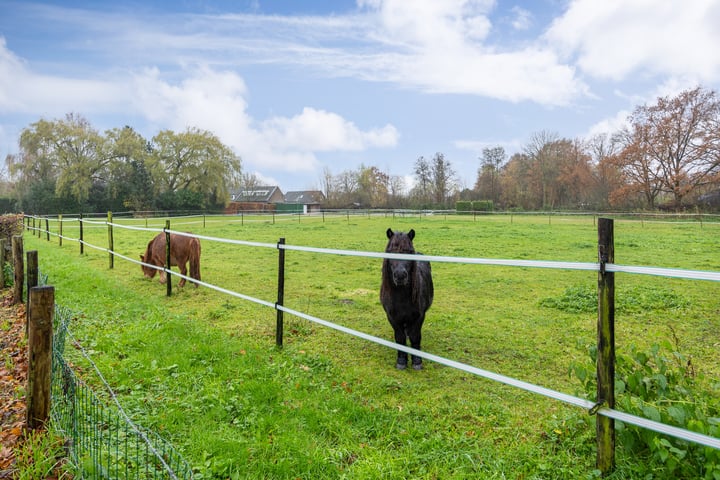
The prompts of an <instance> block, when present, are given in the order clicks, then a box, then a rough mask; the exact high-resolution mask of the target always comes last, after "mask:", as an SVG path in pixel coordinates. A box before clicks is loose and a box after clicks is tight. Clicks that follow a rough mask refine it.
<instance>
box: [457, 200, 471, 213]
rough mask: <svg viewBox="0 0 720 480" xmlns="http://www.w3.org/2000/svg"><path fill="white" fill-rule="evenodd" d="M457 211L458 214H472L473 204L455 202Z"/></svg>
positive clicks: (463, 201)
mask: <svg viewBox="0 0 720 480" xmlns="http://www.w3.org/2000/svg"><path fill="white" fill-rule="evenodd" d="M455 210H456V211H458V212H463V213H464V212H471V211H472V202H470V201H466V200H462V201H459V202H455Z"/></svg>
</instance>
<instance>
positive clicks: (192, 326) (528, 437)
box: [25, 215, 720, 479]
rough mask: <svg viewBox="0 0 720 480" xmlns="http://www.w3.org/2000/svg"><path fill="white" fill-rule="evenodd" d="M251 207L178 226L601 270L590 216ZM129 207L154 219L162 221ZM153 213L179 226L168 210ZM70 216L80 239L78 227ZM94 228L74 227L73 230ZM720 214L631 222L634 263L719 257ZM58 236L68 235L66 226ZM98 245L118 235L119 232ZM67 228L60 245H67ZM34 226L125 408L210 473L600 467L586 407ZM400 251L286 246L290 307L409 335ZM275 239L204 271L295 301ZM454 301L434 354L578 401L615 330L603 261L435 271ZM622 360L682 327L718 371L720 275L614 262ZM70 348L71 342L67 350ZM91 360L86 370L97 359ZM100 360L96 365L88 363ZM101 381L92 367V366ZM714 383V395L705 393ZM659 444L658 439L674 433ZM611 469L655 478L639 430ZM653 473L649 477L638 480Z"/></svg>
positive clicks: (532, 472) (134, 240)
mask: <svg viewBox="0 0 720 480" xmlns="http://www.w3.org/2000/svg"><path fill="white" fill-rule="evenodd" d="M287 218H288V219H283V217H277V218H275V219H274V223H273V219H271V218H270V217H264V218H263V217H253V218H250V217H246V218H242V219H238V218H234V217H233V218H228V217H222V218H207V219H203V220H198V219H172V220H171V222H172V224H171V228H173V229H176V230H183V231H192V232H194V233H197V234H201V235H204V236H209V237H219V238H227V239H237V240H245V241H252V242H261V243H267V244H269V245H270V247H274V245H275V244H276V243H277V242H278V240H279V239H280V238H285V241H286V243H287V244H288V245H300V246H312V247H321V248H334V249H342V250H357V251H371V252H382V251H383V250H384V247H385V241H386V237H385V234H384V232H385V230H386V229H387V228H388V227H391V228H393V229H399V230H404V231H407V230H409V229H410V228H414V229H415V231H416V232H417V235H416V238H415V247H416V248H417V250H419V251H421V252H424V253H426V254H430V255H444V256H456V257H482V258H505V259H532V260H556V261H568V262H595V261H596V259H597V230H596V226H595V225H594V219H593V217H574V218H572V219H568V218H558V217H552V222H550V221H548V218H549V217H548V218H543V217H522V216H512V217H510V216H487V217H477V218H476V219H473V217H445V216H440V215H438V216H434V217H433V216H423V217H422V218H419V217H417V216H415V217H403V218H401V217H395V218H393V217H391V216H386V217H379V218H378V217H351V216H349V217H347V218H346V217H344V216H342V217H341V216H337V217H327V218H325V219H323V218H322V217H320V216H308V217H287ZM115 221H116V222H117V221H124V222H126V223H128V224H132V225H135V226H143V227H144V226H145V223H144V222H145V220H129V219H128V220H118V219H116V220H115ZM152 222H153V221H152V220H149V221H148V226H152V227H156V228H161V227H162V226H164V220H158V221H155V222H156V223H155V224H154V225H153V223H152ZM72 225H73V224H68V225H64V228H63V232H64V234H65V235H66V236H69V237H75V238H76V237H77V235H78V232H77V231H73V226H72ZM75 228H77V225H75ZM718 229H720V225H717V224H708V223H705V224H703V225H702V226H701V225H699V224H692V223H689V224H678V223H674V224H663V223H650V222H642V223H641V222H633V221H625V220H622V221H618V222H617V223H616V226H615V258H616V263H619V264H626V265H647V266H659V267H669V268H687V269H698V270H713V271H720V255H718V251H720V236H719V235H718ZM51 230H54V231H56V227H53V226H52V224H51ZM84 234H85V241H87V242H88V243H91V244H94V245H97V246H100V247H107V235H108V231H107V227H106V226H97V227H92V228H91V227H87V228H86V229H85V232H84ZM153 235H154V233H153V232H146V231H138V230H125V229H120V228H117V227H116V228H115V229H114V246H115V251H116V252H118V253H119V254H121V255H124V256H127V257H129V258H133V259H139V254H141V253H143V251H144V248H145V246H146V244H147V242H148V240H149V239H150V238H152V236H153ZM51 238H52V237H51ZM58 243H59V242H58V240H57V239H55V238H53V239H52V241H50V242H47V241H46V240H45V239H44V238H43V239H38V238H37V237H33V236H32V235H28V234H26V246H25V249H26V250H32V249H37V250H39V263H40V268H41V270H42V272H43V273H46V274H47V275H48V279H49V282H50V284H52V285H54V286H55V287H56V301H57V302H58V303H60V304H62V305H65V306H68V307H70V308H72V309H73V310H74V311H76V312H78V315H77V319H76V320H75V321H74V323H73V324H72V325H71V329H72V330H73V332H74V335H75V337H76V338H77V339H78V340H79V342H80V343H81V344H82V345H83V347H84V348H85V349H87V350H88V351H89V352H90V355H91V357H92V359H93V361H94V362H96V363H97V364H98V366H99V367H100V369H101V370H102V371H103V372H104V374H105V375H106V378H107V379H108V381H109V382H110V383H111V384H112V386H113V388H114V389H115V391H116V392H117V393H118V395H119V397H120V401H121V402H122V404H123V405H124V406H125V408H126V410H128V411H129V412H130V414H131V416H132V417H133V419H134V420H135V421H136V422H138V423H140V424H141V425H143V426H145V427H148V428H152V429H154V430H155V431H156V432H157V433H159V434H160V435H161V436H163V437H165V438H167V439H168V440H170V441H171V442H172V443H173V444H174V445H175V446H176V447H177V448H178V449H179V450H180V451H181V452H182V453H183V455H184V456H185V458H186V459H187V460H188V461H189V462H190V463H191V464H192V465H194V467H195V468H196V470H197V478H201V479H227V478H258V479H260V478H274V479H285V478H287V479H294V478H313V479H336V478H353V479H355V478H383V479H406V478H424V479H431V478H443V479H447V478H528V479H529V478H553V479H561V478H567V479H571V478H572V479H575V478H595V477H597V476H598V475H599V472H597V471H595V467H594V463H595V453H594V451H595V445H594V426H593V425H592V421H593V420H594V417H589V416H587V413H586V412H583V411H578V410H577V409H576V407H572V406H568V405H565V404H562V403H559V402H556V401H553V400H549V399H545V398H542V397H538V396H535V395H532V394H530V393H527V392H524V391H521V390H517V389H513V388H511V387H508V386H505V385H502V384H498V383H494V382H491V381H489V380H485V379H482V378H477V377H473V376H471V375H468V374H466V373H463V372H460V371H457V370H454V369H450V368H447V367H444V366H441V365H438V364H435V363H432V362H426V364H425V369H424V370H423V371H419V372H416V371H402V372H400V371H396V370H395V369H394V358H395V353H394V351H392V350H390V349H388V348H386V347H382V346H379V345H375V344H371V343H368V342H365V341H363V340H360V339H357V338H355V337H350V336H347V335H344V334H341V333H339V332H336V331H334V330H330V329H326V328H324V327H322V326H319V325H317V324H315V323H311V322H308V321H306V320H303V319H300V318H295V317H293V316H291V315H287V314H286V315H285V338H284V346H283V348H282V349H279V348H277V347H275V345H274V343H275V321H276V312H275V310H274V309H272V308H268V307H265V306H263V305H259V304H257V303H253V302H249V301H246V300H241V299H238V298H235V297H232V296H229V295H226V294H223V293H218V292H216V291H213V290H210V289H208V288H204V287H201V288H198V289H195V288H192V287H191V286H190V284H188V285H186V286H185V288H184V289H179V288H177V283H176V282H177V279H175V280H174V281H175V284H174V286H173V295H172V296H171V297H167V296H166V295H165V292H166V289H165V287H164V286H162V285H160V284H159V283H158V282H157V278H156V279H155V280H148V279H145V278H143V276H142V273H141V271H140V266H139V265H137V264H135V263H131V262H128V261H124V260H121V259H119V258H116V259H115V262H114V263H115V265H114V268H112V269H110V268H109V259H108V254H107V252H103V251H101V250H97V249H92V248H89V247H87V246H86V247H85V253H84V254H83V255H80V254H79V246H78V244H77V243H76V242H70V241H67V240H66V241H64V242H63V245H62V247H60V246H59V245H58ZM381 262H382V260H381V259H378V258H367V257H353V256H347V255H323V254H320V253H313V252H300V251H286V266H285V270H286V284H285V302H284V303H285V305H286V306H288V307H289V308H293V309H295V310H299V311H302V312H305V313H307V314H310V315H313V316H316V317H320V318H323V319H326V320H328V321H331V322H335V323H338V324H341V325H344V326H346V327H349V328H352V329H355V330H359V331H362V332H365V333H368V334H371V335H375V336H379V337H382V338H386V339H388V340H390V339H392V329H391V328H390V326H389V324H388V322H387V320H386V319H385V316H384V313H383V311H382V307H381V306H380V303H379V299H378V294H379V285H380V266H381ZM277 266H278V253H277V249H276V248H258V247H249V246H244V245H231V244H227V243H219V242H212V241H209V240H202V278H203V281H206V282H208V283H210V284H213V285H217V286H219V287H221V288H224V289H228V290H233V291H237V292H240V293H242V294H244V295H248V296H251V297H255V298H258V299H261V300H263V301H266V302H270V303H274V302H275V301H276V300H277V293H276V292H277V290H276V289H277ZM432 268H433V277H434V282H435V303H434V304H433V306H432V308H431V309H430V310H429V311H428V315H427V319H426V323H425V327H424V330H423V349H424V350H426V351H428V352H431V353H434V354H437V355H440V356H444V357H448V358H450V359H453V360H457V361H460V362H464V363H467V364H470V365H473V366H476V367H479V368H483V369H486V370H491V371H494V372H497V373H500V374H503V375H507V376H511V377H516V378H519V379H521V380H525V381H529V382H531V383H536V384H540V385H542V386H545V387H548V388H552V389H556V390H559V391H563V392H566V393H570V394H574V393H575V392H576V391H577V390H578V380H577V378H575V377H569V376H568V375H567V372H568V371H569V370H570V369H571V366H572V365H576V364H578V362H586V361H587V360H586V358H587V355H586V353H585V352H584V351H581V350H579V349H578V348H577V345H578V343H580V344H583V345H585V344H588V343H592V342H593V341H594V339H595V338H596V331H595V328H596V327H595V325H596V307H594V305H595V304H596V301H595V300H594V297H593V294H594V293H593V292H594V290H595V289H596V285H597V273H595V272H593V271H563V270H552V269H534V268H527V267H500V266H481V265H467V264H466V265H462V264H454V263H444V262H435V263H433V267H432ZM616 295H617V298H618V299H622V300H619V304H620V305H621V308H620V309H619V311H618V312H617V318H616V341H617V351H618V353H619V355H625V354H628V352H631V351H632V350H631V349H632V348H636V349H637V351H648V350H649V349H651V348H652V345H654V344H659V343H661V342H662V340H663V339H664V338H665V337H666V333H667V331H668V326H672V327H673V328H674V331H675V332H676V335H677V337H678V338H679V339H680V340H681V341H682V343H683V345H684V354H685V355H687V356H688V358H690V357H691V358H692V359H693V364H694V365H696V366H697V368H698V369H702V374H703V375H702V376H701V377H700V376H698V377H697V378H696V380H695V381H694V382H695V387H696V388H697V389H699V391H701V392H702V391H704V392H706V393H705V394H704V395H705V396H708V395H712V394H713V392H714V390H713V389H712V385H711V383H712V382H710V381H709V380H708V379H710V378H717V377H718V375H720V364H719V363H718V356H717V351H718V346H720V338H719V337H718V332H719V331H720V328H718V327H719V326H720V325H719V322H720V319H719V318H718V315H717V312H718V311H720V295H718V284H717V283H715V282H707V281H689V280H679V279H667V278H662V277H649V276H640V275H629V274H625V275H621V274H616ZM66 351H67V352H68V354H69V355H72V354H73V351H74V349H67V350H66ZM72 361H73V362H74V363H75V364H77V365H78V366H80V367H81V368H82V365H83V360H82V358H73V359H72ZM81 371H82V370H81ZM87 380H88V381H89V382H92V381H93V380H92V379H90V378H89V379H87ZM701 395H702V394H701ZM650 436H654V438H659V440H658V442H661V444H662V442H664V441H668V440H667V439H665V438H663V437H661V436H656V435H654V434H650ZM620 447H621V448H619V449H618V456H617V470H616V472H615V473H614V474H613V475H611V476H610V478H618V479H619V478H645V477H644V476H645V475H650V476H649V477H647V478H657V477H655V476H653V475H655V469H656V468H657V465H658V464H657V463H656V461H655V460H654V459H653V457H652V455H654V452H653V453H652V454H648V455H645V456H642V455H640V456H638V455H636V450H634V449H632V448H630V447H628V446H626V445H624V444H621V445H620ZM638 475H639V477H638Z"/></svg>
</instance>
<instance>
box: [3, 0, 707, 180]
mask: <svg viewBox="0 0 720 480" xmlns="http://www.w3.org/2000/svg"><path fill="white" fill-rule="evenodd" d="M717 25H720V1H718V0H692V1H689V2H688V1H680V0H603V1H597V0H567V1H560V0H536V1H518V2H505V1H491V0H474V1H464V0H411V1H410V0H357V1H348V0H342V1H320V0H313V1H300V0H289V1H279V0H278V1H262V0H254V1H249V0H240V1H230V0H224V1H219V0H217V1H214V0H176V1H134V2H122V1H117V2H97V1H33V0H25V1H6V0H0V158H2V159H4V158H5V156H6V155H7V154H9V153H16V152H17V150H18V147H17V139H18V136H19V133H20V131H21V130H22V129H23V128H25V127H27V126H29V125H30V124H31V123H32V122H35V121H37V120H39V119H40V118H45V119H49V120H50V119H59V118H63V117H64V116H65V114H66V113H70V112H75V113H78V114H81V115H83V116H84V117H86V118H87V119H88V120H89V121H90V122H91V123H92V125H93V126H94V127H95V128H97V129H98V130H100V131H104V130H106V129H110V128H114V127H122V126H124V125H130V126H132V127H133V128H135V129H136V130H138V131H139V132H140V133H141V134H143V135H144V136H145V137H146V138H148V139H149V138H151V137H152V136H153V135H155V134H156V133H157V132H158V131H160V130H163V129H172V130H175V131H183V130H184V129H185V128H187V127H197V128H201V129H206V130H209V131H211V132H213V133H214V134H216V135H217V136H218V137H220V139H221V140H222V141H223V142H224V143H225V144H226V145H228V146H230V147H231V148H232V149H233V150H234V151H235V152H236V153H237V154H238V155H239V156H240V157H241V158H242V162H243V168H244V170H245V171H246V172H250V173H255V174H257V175H258V176H259V177H260V178H261V179H263V180H264V181H265V182H266V183H271V184H277V185H279V186H280V188H281V189H282V190H283V191H285V192H287V191H291V190H304V189H312V188H318V187H320V185H321V181H320V179H321V177H322V173H323V170H325V169H329V171H330V172H331V173H333V174H339V173H341V172H342V171H344V170H356V169H357V168H358V167H359V166H360V165H366V166H370V165H374V166H377V167H379V168H380V169H382V170H384V171H385V172H387V173H389V174H391V175H400V176H404V177H411V176H412V170H413V164H414V162H415V160H416V159H417V158H418V157H419V156H424V157H426V158H431V157H432V156H433V155H434V154H435V153H436V152H442V153H443V154H444V155H445V157H446V159H448V160H449V161H450V162H451V164H452V166H453V167H454V169H455V170H456V172H457V173H458V175H459V178H460V181H461V184H462V185H463V186H466V187H472V186H473V184H474V182H475V178H476V174H477V169H478V167H479V165H480V161H479V160H478V158H479V157H480V156H481V154H482V149H483V148H485V147H494V146H498V145H499V146H502V147H504V148H505V150H506V152H507V153H508V155H511V154H513V153H515V152H518V151H521V150H522V148H523V146H524V145H525V144H527V143H528V142H529V140H530V138H531V136H532V135H533V134H534V133H537V132H540V131H546V132H551V133H556V134H558V135H560V136H561V137H566V138H571V139H575V138H583V139H587V138H589V137H590V136H592V135H595V134H602V133H606V132H610V131H613V130H615V129H617V128H619V127H620V126H621V125H622V124H623V122H624V121H625V119H626V118H627V115H628V114H629V113H630V112H631V111H632V109H633V108H634V107H636V106H638V105H641V104H644V103H653V102H654V101H655V100H656V98H657V97H658V96H664V95H674V94H676V93H678V92H679V91H681V90H684V89H688V88H693V87H695V86H697V85H702V86H704V87H706V88H709V89H713V90H716V91H717V90H718V87H719V85H720V48H719V47H720V28H717Z"/></svg>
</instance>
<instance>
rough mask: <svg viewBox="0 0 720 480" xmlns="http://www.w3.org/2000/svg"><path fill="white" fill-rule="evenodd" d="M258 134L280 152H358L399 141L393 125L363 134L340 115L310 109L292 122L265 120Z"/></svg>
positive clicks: (283, 118)
mask: <svg viewBox="0 0 720 480" xmlns="http://www.w3.org/2000/svg"><path fill="white" fill-rule="evenodd" d="M261 131H262V134H263V136H264V137H265V138H267V139H268V140H269V141H270V142H271V143H272V144H273V145H275V146H276V147H277V148H282V149H299V150H313V151H331V150H347V151H357V150H364V149H366V148H368V147H392V146H395V145H396V144H397V140H398V132H397V130H396V129H395V127H393V126H392V125H386V126H385V127H383V128H380V129H373V130H369V131H366V132H363V131H362V130H360V129H358V128H357V127H356V126H355V125H354V124H353V123H352V122H349V121H347V120H345V119H343V118H342V117H341V116H340V115H337V114H335V113H331V112H325V111H322V110H316V109H314V108H309V107H305V108H304V109H303V111H302V113H301V114H299V115H296V116H294V117H291V118H287V117H275V118H272V119H270V120H267V121H265V122H263V125H262V127H261Z"/></svg>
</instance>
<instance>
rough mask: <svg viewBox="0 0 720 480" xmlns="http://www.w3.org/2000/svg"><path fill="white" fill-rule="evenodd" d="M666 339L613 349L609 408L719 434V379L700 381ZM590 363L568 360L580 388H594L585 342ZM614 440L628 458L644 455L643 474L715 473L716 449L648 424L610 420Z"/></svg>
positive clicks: (592, 353)
mask: <svg viewBox="0 0 720 480" xmlns="http://www.w3.org/2000/svg"><path fill="white" fill-rule="evenodd" d="M673 340H674V342H673V343H671V342H669V341H665V342H663V343H662V344H654V345H652V346H651V347H650V349H649V350H642V349H639V348H637V347H636V346H634V345H633V346H631V347H630V349H629V352H628V353H626V354H624V353H617V352H616V365H615V395H616V400H615V408H616V409H618V410H620V411H623V412H627V413H630V414H633V415H637V416H640V417H644V418H648V419H650V420H654V421H657V422H661V423H665V424H669V425H674V426H677V427H681V428H685V429H687V430H690V431H693V432H698V433H701V434H704V435H709V436H712V437H719V436H720V383H715V384H711V389H712V390H711V391H709V392H708V391H707V390H705V389H704V388H703V387H704V386H705V385H706V384H705V383H704V380H705V379H704V378H702V375H701V374H700V373H698V371H697V367H696V365H694V364H693V362H692V361H691V359H690V358H689V357H687V356H686V355H685V354H683V353H682V352H681V351H680V349H679V341H678V339H677V337H675V336H674V332H673ZM588 353H589V358H590V363H579V362H576V363H573V364H572V365H571V367H570V372H571V374H572V375H573V376H575V377H576V378H577V379H578V380H579V381H580V383H581V384H582V387H583V391H584V394H585V395H586V396H587V397H588V398H594V396H595V392H596V388H597V387H596V380H595V362H596V354H597V352H596V348H595V347H594V346H593V347H590V348H588ZM616 434H617V436H616V441H617V445H619V446H620V447H621V448H623V449H624V450H625V451H626V452H627V453H628V455H630V456H631V458H643V459H646V460H647V462H648V464H647V466H646V467H645V468H644V469H642V470H643V472H641V473H643V475H650V476H649V477H648V476H646V477H645V478H653V479H675V478H688V479H690V478H705V479H709V480H715V479H718V478H720V450H716V449H713V448H710V447H702V446H699V445H697V444H695V443H692V442H687V441H684V440H680V439H677V438H675V437H669V436H668V437H666V436H662V435H660V434H657V433H655V432H652V431H650V430H646V429H643V428H640V427H636V426H633V425H626V424H625V423H623V422H621V421H616ZM651 472H652V473H651Z"/></svg>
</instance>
